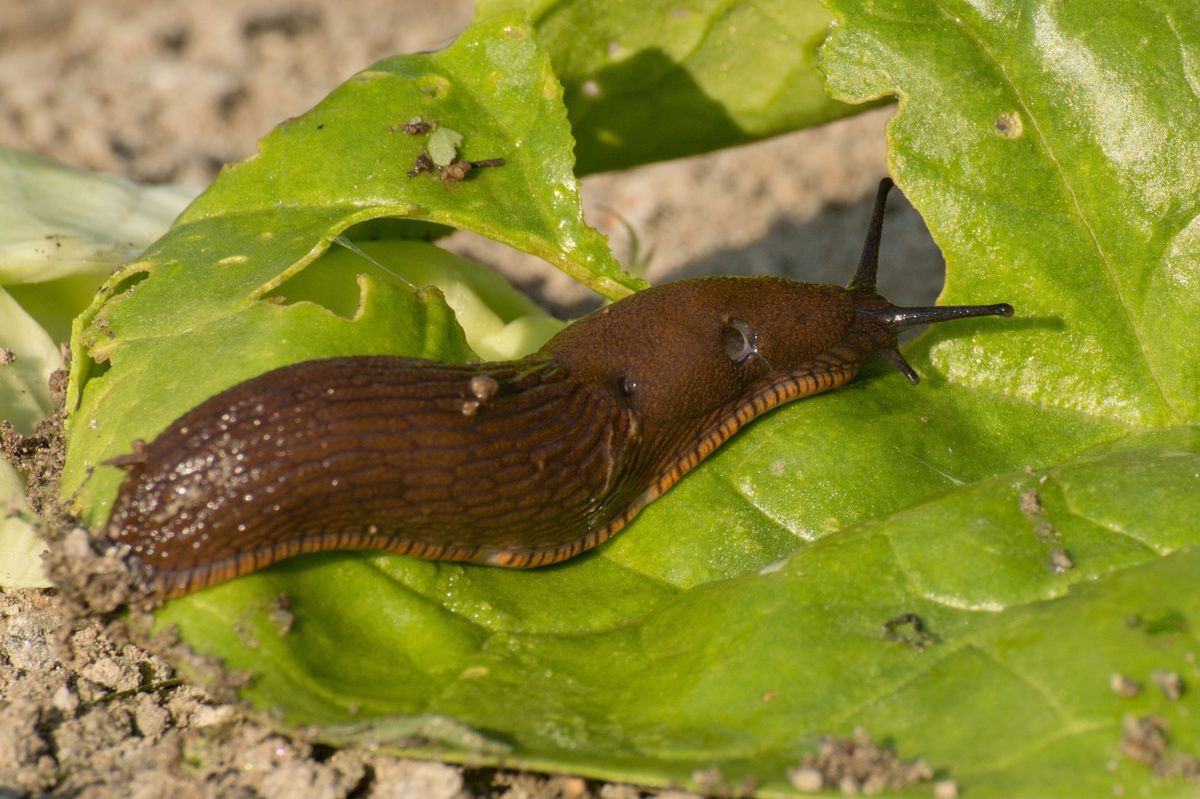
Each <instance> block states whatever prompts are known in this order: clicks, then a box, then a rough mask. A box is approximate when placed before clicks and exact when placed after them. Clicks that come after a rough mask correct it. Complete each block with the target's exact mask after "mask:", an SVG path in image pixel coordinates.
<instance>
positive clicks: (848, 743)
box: [788, 727, 957, 796]
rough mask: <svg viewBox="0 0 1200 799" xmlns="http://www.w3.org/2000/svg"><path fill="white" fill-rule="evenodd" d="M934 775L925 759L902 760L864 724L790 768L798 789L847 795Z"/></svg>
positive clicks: (891, 788)
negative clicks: (884, 746) (880, 742)
mask: <svg viewBox="0 0 1200 799" xmlns="http://www.w3.org/2000/svg"><path fill="white" fill-rule="evenodd" d="M933 774H934V772H933V769H932V768H931V767H930V765H929V764H928V763H926V762H925V761H924V760H922V759H917V760H901V759H900V758H899V757H897V756H896V753H895V752H893V751H891V750H890V749H885V748H883V747H881V746H879V745H878V744H876V743H875V741H873V740H872V739H871V736H870V735H869V734H867V732H866V730H864V729H862V728H861V727H860V728H857V729H855V730H854V734H853V735H852V736H851V737H849V738H832V737H826V738H822V739H821V740H820V742H819V744H818V745H817V753H816V754H815V755H805V756H804V758H803V759H802V760H801V761H800V765H799V766H797V767H796V768H791V769H788V779H789V780H791V783H792V786H793V787H794V788H795V789H796V790H798V791H803V792H805V793H816V792H818V791H833V790H836V791H841V792H842V793H843V794H845V795H847V796H856V795H858V794H864V795H867V796H875V795H878V794H879V793H881V792H882V791H885V790H887V791H902V790H904V789H905V788H908V787H910V786H912V785H916V784H918V783H922V782H929V781H930V780H932V779H933ZM955 792H956V793H957V786H956V787H955Z"/></svg>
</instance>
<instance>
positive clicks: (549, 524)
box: [108, 180, 1012, 596]
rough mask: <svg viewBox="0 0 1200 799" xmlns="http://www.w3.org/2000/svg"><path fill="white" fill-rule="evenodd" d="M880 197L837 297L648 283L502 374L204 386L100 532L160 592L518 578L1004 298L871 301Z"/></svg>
mask: <svg viewBox="0 0 1200 799" xmlns="http://www.w3.org/2000/svg"><path fill="white" fill-rule="evenodd" d="M890 186H891V181H889V180H885V181H883V182H882V183H881V184H880V190H879V194H878V196H877V199H876V204H875V212H874V215H873V217H872V221H871V227H870V230H869V232H868V235H867V243H866V246H865V247H864V251H863V258H862V262H861V263H860V266H859V270H858V273H857V274H856V275H855V278H854V280H853V281H852V282H851V284H850V287H849V288H847V289H842V288H838V287H835V286H825V285H814V284H810V283H801V282H798V281H794V280H786V279H783V278H773V277H710V278H700V279H695V280H685V281H680V282H678V283H672V284H667V285H664V286H660V287H657V288H652V289H649V290H646V291H643V292H640V293H638V294H635V295H633V296H632V297H629V298H627V299H625V300H622V301H620V302H617V303H614V304H613V305H610V306H608V307H606V308H603V309H601V310H599V311H596V312H595V313H593V314H591V315H589V316H587V317H585V318H583V319H581V320H579V321H578V322H576V323H575V324H573V325H571V326H569V327H567V328H566V329H564V330H563V331H562V332H560V333H559V334H558V335H557V336H555V337H554V338H553V339H551V340H550V341H549V342H547V343H546V345H545V346H544V347H543V348H542V349H541V350H540V351H539V352H537V353H535V354H534V355H531V356H529V357H527V358H524V359H522V360H519V361H513V362H506V363H488V364H480V365H474V366H455V365H448V364H441V363H434V362H430V361H424V360H419V359H413V358H399V357H389V356H378V357H346V358H331V359H326V360H319V361H308V362H304V363H298V364H295V365H293V366H286V367H283V368H281V369H276V370H274V371H271V372H268V373H266V374H263V375H260V376H259V377H256V378H254V379H252V380H248V381H246V382H244V383H241V384H238V385H236V386H234V387H233V388H231V389H229V390H227V391H224V392H222V393H220V394H218V395H216V396H214V397H212V398H210V399H209V400H207V401H206V402H204V403H203V404H201V405H199V406H197V407H196V408H194V409H193V410H191V411H189V412H188V413H186V414H185V415H184V416H182V417H180V418H179V419H178V420H176V421H175V422H174V423H172V424H171V426H170V427H168V428H167V429H166V430H165V431H164V432H163V433H162V434H161V435H159V436H158V437H157V438H156V439H154V441H152V442H150V443H149V444H144V445H141V446H140V447H138V448H135V453H134V454H133V455H129V456H122V457H121V458H119V459H116V461H114V465H119V466H121V467H122V468H124V469H126V472H127V473H126V477H125V481H124V483H123V484H122V486H121V489H120V491H119V493H118V496H117V499H116V502H115V504H114V506H113V510H112V513H111V515H110V517H109V521H108V534H109V536H110V537H112V538H114V539H116V540H118V541H122V542H126V543H128V544H129V545H130V547H131V549H132V552H133V554H134V556H135V557H136V558H137V559H138V560H140V561H141V562H142V563H143V564H144V566H145V570H146V573H147V574H148V577H149V583H150V588H151V590H152V591H153V592H154V593H156V594H158V595H160V596H176V595H180V594H184V593H187V592H190V591H195V590H198V589H200V588H204V587H206V586H210V585H213V584H215V583H218V582H221V581H223V580H227V579H230V578H232V577H235V576H238V575H241V574H245V573H247V572H250V571H254V570H256V569H261V568H263V567H265V566H267V565H269V564H271V563H274V562H276V561H279V560H282V559H284V558H288V557H291V556H293V555H298V554H301V553H304V552H315V551H320V550H332V549H356V548H375V549H385V550H390V551H393V552H400V553H407V554H411V555H416V556H420V557H425V558H438V559H448V560H466V561H476V562H481V563H488V564H493V565H498V566H509V567H528V566H538V565H542V564H546V563H554V562H557V561H561V560H564V559H566V558H570V557H572V556H574V555H577V554H579V553H580V552H582V551H584V550H586V549H590V548H591V547H594V546H596V545H597V544H599V543H601V542H602V541H604V540H606V539H607V538H609V537H611V536H612V535H613V534H615V533H616V532H618V531H619V530H621V528H623V527H624V526H625V525H626V524H627V523H628V522H629V521H630V520H631V519H632V518H633V517H634V516H635V515H637V513H638V511H640V510H641V509H642V508H643V507H645V506H646V504H648V503H649V502H651V501H652V500H654V499H655V498H656V497H658V496H659V495H661V494H662V493H663V492H664V491H666V490H667V489H668V488H670V487H671V486H672V485H673V484H674V483H675V482H676V481H677V480H678V479H679V478H680V477H681V476H682V475H683V474H685V473H686V472H687V471H688V470H689V469H691V468H692V467H694V466H695V465H696V464H698V463H699V462H700V461H702V460H703V459H704V458H705V457H707V456H708V455H709V454H710V453H711V452H712V451H713V450H715V449H716V448H717V447H719V446H720V445H721V444H722V443H724V442H725V441H726V440H727V439H728V438H729V437H730V436H732V435H733V434H734V433H735V432H736V431H737V430H738V429H739V428H741V427H742V426H743V425H744V424H746V423H747V422H749V421H750V420H751V419H753V418H755V417H756V416H758V415H759V414H762V413H765V412H766V411H768V410H771V409H772V408H775V407H778V406H779V405H782V404H784V403H787V402H791V401H793V400H796V399H800V398H801V397H808V396H812V395H814V394H819V393H821V392H823V391H829V390H830V389H834V388H837V387H838V386H841V385H844V384H845V383H847V382H849V381H850V380H851V379H852V378H853V377H854V376H855V375H856V374H857V373H858V371H859V369H860V368H861V367H862V365H863V363H864V362H865V361H867V360H868V359H870V358H872V357H881V358H884V359H886V360H888V361H890V362H891V363H893V364H895V365H896V366H897V367H898V368H899V369H900V370H901V371H902V372H904V373H905V374H906V375H907V376H908V378H909V379H910V380H911V381H912V382H914V383H915V382H916V381H917V375H916V373H915V372H914V371H913V370H912V368H911V367H910V366H909V365H908V364H907V363H906V362H905V361H904V359H903V357H902V356H901V355H900V352H899V349H898V348H897V345H896V335H897V333H898V332H899V331H900V330H902V329H904V328H906V327H910V326H912V325H919V324H926V323H929V322H939V321H945V320H947V319H957V318H962V317H968V316H982V315H999V316H1009V315H1011V314H1012V308H1011V307H1010V306H1008V305H1004V304H999V305H985V306H956V307H943V308H898V307H896V306H894V305H892V304H891V303H889V302H888V301H887V300H885V299H884V298H883V297H880V296H879V295H878V294H877V293H876V291H875V272H876V268H877V261H878V246H879V239H880V235H881V233H882V223H883V211H884V204H885V199H886V195H887V191H888V189H889V188H890Z"/></svg>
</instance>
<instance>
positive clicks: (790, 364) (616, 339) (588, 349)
mask: <svg viewBox="0 0 1200 799" xmlns="http://www.w3.org/2000/svg"><path fill="white" fill-rule="evenodd" d="M853 319H854V306H853V303H852V296H851V294H850V293H849V292H847V291H846V290H845V289H842V288H838V287H837V286H824V285H816V284H812V283H801V282H799V281H795V280H787V279H784V278H778V277H708V278H697V279H693V280H683V281H679V282H677V283H668V284H666V285H662V286H658V287H655V288H652V289H648V290H646V291H643V292H639V293H638V294H635V295H633V296H631V297H628V298H626V299H624V300H621V301H620V302H618V303H615V304H613V305H610V306H608V307H606V308H602V309H601V310H599V311H596V312H595V313H593V314H591V315H589V316H587V317H585V318H584V319H581V320H579V321H578V322H576V323H575V324H573V325H571V326H569V327H567V328H566V329H564V330H563V331H562V332H561V333H559V334H558V335H557V336H555V337H554V338H553V339H551V340H550V341H549V342H547V344H546V346H545V347H544V348H543V352H545V353H548V354H550V355H552V356H553V357H554V358H556V359H557V360H558V361H560V362H561V363H562V364H563V365H564V366H566V367H567V369H568V371H569V372H570V374H571V375H572V377H573V378H574V379H578V380H582V381H586V382H588V383H590V384H591V385H593V386H596V387H599V388H600V389H601V390H610V391H612V392H613V393H614V395H615V396H616V397H617V399H618V401H619V402H621V403H622V404H624V405H625V406H626V407H628V408H629V410H630V411H632V412H633V414H634V415H635V417H636V418H637V420H638V423H639V427H640V429H641V430H642V432H643V435H644V437H645V438H647V439H651V440H653V439H654V438H655V437H656V436H658V435H668V436H670V435H678V434H685V433H686V432H687V431H688V430H690V429H692V427H693V424H694V423H695V422H696V421H698V420H701V419H703V418H704V417H706V416H708V415H709V414H711V413H713V412H714V411H716V410H718V409H720V408H723V407H725V406H726V405H728V404H729V403H730V402H732V401H734V400H736V399H738V398H739V397H742V396H743V395H744V394H745V393H746V391H747V389H748V387H749V386H751V385H754V384H756V383H758V382H760V381H762V380H763V379H765V378H768V376H770V375H774V374H778V373H785V372H789V371H791V370H794V369H796V368H797V367H800V366H801V365H803V364H805V363H807V362H809V361H811V360H812V359H813V358H816V357H817V356H819V355H821V354H822V353H824V352H826V351H827V350H829V349H830V348H831V347H833V346H835V345H836V344H837V343H838V342H839V341H841V340H842V339H843V337H844V336H845V334H846V330H847V329H848V327H849V326H850V325H851V323H852V322H853Z"/></svg>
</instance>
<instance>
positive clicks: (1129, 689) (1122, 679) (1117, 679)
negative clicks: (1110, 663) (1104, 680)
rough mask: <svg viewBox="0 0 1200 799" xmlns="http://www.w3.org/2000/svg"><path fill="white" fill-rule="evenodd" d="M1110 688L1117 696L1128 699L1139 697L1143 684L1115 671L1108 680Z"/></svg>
mask: <svg viewBox="0 0 1200 799" xmlns="http://www.w3.org/2000/svg"><path fill="white" fill-rule="evenodd" d="M1108 687H1109V688H1111V689H1112V692H1113V693H1114V694H1116V695H1117V696H1124V697H1126V698H1128V697H1131V696H1137V695H1138V694H1140V693H1141V692H1142V685H1141V683H1139V682H1138V681H1137V680H1135V679H1133V678H1132V677H1126V676H1125V675H1124V674H1118V673H1117V672H1115V671H1114V672H1113V673H1112V675H1111V676H1110V677H1109V678H1108Z"/></svg>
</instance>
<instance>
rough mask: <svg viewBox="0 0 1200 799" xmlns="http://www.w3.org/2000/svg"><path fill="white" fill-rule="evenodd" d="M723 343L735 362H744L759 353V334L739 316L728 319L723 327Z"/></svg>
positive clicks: (730, 357)
mask: <svg viewBox="0 0 1200 799" xmlns="http://www.w3.org/2000/svg"><path fill="white" fill-rule="evenodd" d="M721 345H722V346H723V347H724V348H725V354H726V355H728V356H729V360H731V361H733V362H734V363H735V364H741V363H744V362H745V361H746V360H747V359H748V358H750V356H752V355H757V354H758V343H757V336H755V335H754V331H753V330H752V329H751V328H750V325H749V324H748V323H747V322H746V321H745V320H743V319H738V318H737V317H733V318H730V319H728V320H726V322H725V324H724V326H722V327H721Z"/></svg>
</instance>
